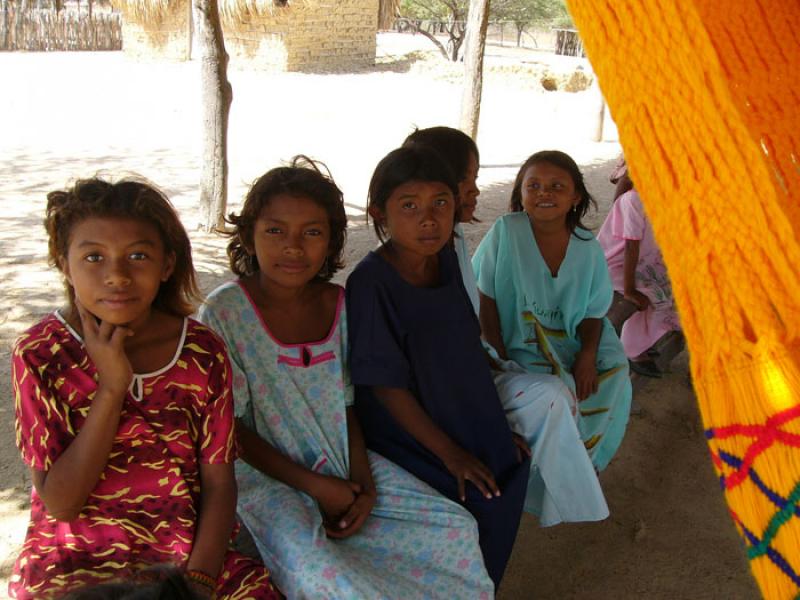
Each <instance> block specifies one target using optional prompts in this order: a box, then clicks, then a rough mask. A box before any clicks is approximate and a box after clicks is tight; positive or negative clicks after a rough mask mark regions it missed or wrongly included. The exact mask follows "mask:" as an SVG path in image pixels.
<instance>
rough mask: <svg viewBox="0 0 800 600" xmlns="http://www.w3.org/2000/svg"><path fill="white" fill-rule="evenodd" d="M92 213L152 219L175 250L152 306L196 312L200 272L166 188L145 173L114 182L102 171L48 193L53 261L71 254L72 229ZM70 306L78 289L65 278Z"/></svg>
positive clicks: (184, 313) (167, 248) (169, 249)
mask: <svg viewBox="0 0 800 600" xmlns="http://www.w3.org/2000/svg"><path fill="white" fill-rule="evenodd" d="M89 218H126V219H136V220H138V221H144V222H146V223H150V224H151V225H153V226H154V227H155V228H156V229H157V230H158V233H159V235H160V237H161V241H162V243H163V244H164V251H165V253H166V254H173V255H174V256H175V268H174V270H173V272H172V274H171V275H170V277H169V279H167V280H166V281H164V282H162V284H161V286H160V287H159V290H158V293H157V294H156V297H155V299H154V300H153V306H154V307H156V308H158V309H160V310H163V311H164V312H167V313H169V314H172V315H176V316H180V317H184V316H187V315H190V314H192V313H193V312H194V309H195V306H196V304H197V302H198V301H199V300H200V291H199V289H198V287H197V276H196V274H195V270H194V266H193V264H192V246H191V242H190V241H189V236H188V235H187V233H186V230H185V229H184V227H183V225H182V224H181V221H180V218H179V217H178V214H177V213H176V212H175V208H174V207H173V206H172V204H171V203H170V201H169V199H168V198H167V196H166V194H164V192H162V191H161V190H160V189H158V187H157V186H156V185H155V184H153V183H151V182H149V181H147V180H146V179H144V178H141V177H138V176H136V177H129V178H125V179H123V180H121V181H118V182H116V183H112V182H110V181H106V180H104V179H101V178H99V177H93V178H89V179H80V180H78V181H77V182H76V183H75V185H74V186H72V187H71V188H69V189H67V190H58V191H54V192H50V193H49V194H47V212H46V216H45V219H44V226H45V229H46V230H47V235H48V237H49V242H48V258H49V262H50V265H51V266H54V267H56V268H58V269H59V270H62V267H61V261H62V260H64V259H66V258H67V253H68V251H69V244H70V238H71V233H72V229H73V228H74V227H75V225H77V224H78V223H80V222H82V221H84V220H86V219H89ZM64 287H65V289H66V293H67V299H68V300H69V303H70V307H71V308H72V309H73V310H74V308H75V290H74V289H73V287H72V286H71V285H70V283H69V282H68V281H67V280H66V277H65V278H64Z"/></svg>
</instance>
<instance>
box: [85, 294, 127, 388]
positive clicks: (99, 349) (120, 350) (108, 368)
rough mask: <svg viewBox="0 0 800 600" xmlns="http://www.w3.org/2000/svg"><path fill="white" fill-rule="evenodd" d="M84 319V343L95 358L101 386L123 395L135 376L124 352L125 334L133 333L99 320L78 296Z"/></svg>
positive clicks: (91, 356)
mask: <svg viewBox="0 0 800 600" xmlns="http://www.w3.org/2000/svg"><path fill="white" fill-rule="evenodd" d="M75 308H77V309H78V316H79V317H80V319H81V329H82V330H83V343H84V345H85V346H86V352H87V353H88V354H89V358H91V359H92V362H93V363H94V366H95V368H96V369H97V376H98V380H99V382H98V389H99V388H103V389H105V390H107V391H108V392H111V393H112V394H113V395H115V396H124V395H125V393H126V392H127V391H128V387H129V386H130V384H131V381H132V380H133V368H132V367H131V363H130V361H129V360H128V356H127V355H126V354H125V338H127V337H129V336H131V335H133V331H131V330H130V329H128V328H127V327H121V326H118V325H112V324H111V323H108V322H107V321H99V320H98V319H97V318H96V317H95V316H94V315H93V314H92V313H90V312H89V311H88V310H86V308H85V307H84V306H83V305H82V304H81V303H80V302H79V301H78V299H77V298H76V299H75Z"/></svg>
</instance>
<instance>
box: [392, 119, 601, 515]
mask: <svg viewBox="0 0 800 600" xmlns="http://www.w3.org/2000/svg"><path fill="white" fill-rule="evenodd" d="M414 144H422V145H425V146H428V147H430V148H432V149H434V150H435V151H436V152H437V153H438V154H439V156H441V157H442V158H443V159H444V160H445V162H446V163H447V164H448V165H450V167H451V168H452V169H453V172H454V174H455V175H456V179H457V180H458V203H459V206H460V208H461V216H460V218H461V223H468V222H470V221H472V220H474V213H475V207H476V205H477V197H478V194H479V193H480V191H479V190H478V187H477V177H478V148H477V146H476V145H475V142H474V141H473V140H472V138H470V137H469V136H468V135H466V134H465V133H463V132H462V131H459V130H458V129H452V128H450V127H430V128H428V129H419V130H417V131H415V132H414V133H412V134H411V135H410V136H408V138H406V141H405V142H404V143H403V145H404V146H409V145H414ZM461 223H458V224H456V227H455V231H456V235H455V236H454V240H453V241H454V245H455V251H456V255H457V256H458V265H459V270H460V271H461V276H462V278H463V280H464V287H465V288H466V290H467V294H468V295H469V297H470V300H471V301H472V302H473V307H474V310H475V313H476V315H477V313H478V309H479V305H478V298H479V296H478V286H477V284H476V282H475V275H474V273H473V271H472V263H471V262H470V256H469V251H468V250H467V244H466V241H465V239H464V234H463V229H462V228H461ZM486 348H487V351H488V352H489V354H490V356H491V357H492V361H493V362H494V364H493V369H492V376H493V378H494V383H495V386H496V387H497V392H498V395H499V396H500V401H501V402H502V404H503V408H504V409H505V412H506V418H507V419H508V423H509V425H510V426H511V429H512V430H513V431H514V432H516V433H518V434H520V435H521V436H523V437H524V438H525V441H526V442H527V443H528V445H529V446H530V448H531V449H532V451H533V456H532V460H531V474H530V477H529V479H528V492H527V494H526V497H525V510H526V511H528V512H531V513H533V514H535V515H537V516H538V517H539V523H540V524H541V525H542V526H549V525H555V524H557V523H561V522H564V521H571V522H575V521H598V520H601V519H605V518H606V517H607V516H608V505H607V504H606V501H605V498H604V496H603V491H602V489H601V488H600V482H599V481H598V480H597V473H595V470H594V468H593V466H592V461H591V460H590V459H589V455H588V454H587V452H586V449H585V448H584V446H583V443H582V442H581V438H580V435H579V433H578V429H577V425H576V423H575V419H574V418H573V416H574V414H575V412H576V411H575V397H574V395H573V394H572V392H571V391H570V390H569V388H567V386H566V385H564V383H563V382H562V381H561V380H560V379H559V378H558V377H556V376H555V375H549V374H545V373H527V372H526V371H525V370H524V369H523V368H522V367H520V366H519V365H517V364H516V363H515V362H514V361H510V360H509V361H503V360H501V359H500V357H499V356H497V353H496V352H495V350H494V349H493V348H492V347H491V346H488V345H487V346H486Z"/></svg>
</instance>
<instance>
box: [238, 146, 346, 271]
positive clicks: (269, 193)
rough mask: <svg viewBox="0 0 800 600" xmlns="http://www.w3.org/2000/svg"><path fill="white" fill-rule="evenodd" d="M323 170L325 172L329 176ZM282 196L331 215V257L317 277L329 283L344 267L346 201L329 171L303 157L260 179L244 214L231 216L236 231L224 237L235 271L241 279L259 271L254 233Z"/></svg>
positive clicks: (244, 209)
mask: <svg viewBox="0 0 800 600" xmlns="http://www.w3.org/2000/svg"><path fill="white" fill-rule="evenodd" d="M320 167H321V168H322V169H325V173H323V172H322V170H321V168H320ZM279 194H288V195H289V196H294V197H296V198H299V197H305V198H310V199H311V200H313V201H314V202H315V203H317V204H318V205H319V206H321V207H322V208H324V209H325V211H326V212H327V213H328V222H329V224H330V229H331V239H330V243H329V245H328V257H327V259H326V260H325V265H324V266H323V268H322V270H320V272H319V273H317V274H316V276H315V278H316V279H318V280H321V281H328V280H329V279H330V278H331V277H333V275H334V274H335V273H336V271H338V270H339V269H341V268H342V267H343V266H344V263H343V262H342V254H343V252H344V242H345V238H346V236H347V215H346V214H345V212H344V198H343V196H342V191H341V190H340V189H339V188H338V187H337V186H336V183H334V181H333V178H332V177H331V175H330V172H329V171H328V169H327V167H326V166H325V165H324V164H323V163H321V162H319V161H315V160H312V159H310V158H308V157H307V156H303V155H298V156H295V157H294V158H293V159H292V161H291V163H290V164H289V166H287V167H277V168H275V169H271V170H269V171H267V172H266V173H264V174H263V175H262V176H261V177H259V178H258V179H256V181H255V183H253V185H252V186H251V187H250V191H249V192H247V196H245V199H244V206H242V211H241V212H240V213H239V214H238V215H236V214H234V213H231V214H230V215H228V218H227V219H226V221H227V222H228V223H230V224H231V225H233V226H234V230H233V231H230V232H223V233H224V234H225V235H228V236H229V237H230V238H231V241H230V242H228V260H229V262H230V267H231V271H233V272H234V273H235V274H236V275H238V276H239V277H245V276H248V275H253V274H254V273H256V272H257V271H258V259H257V258H256V256H255V254H251V253H250V252H248V250H247V248H251V249H252V248H253V230H254V228H255V223H256V221H257V220H258V217H259V215H260V214H261V211H262V210H263V209H264V207H265V206H267V205H268V204H269V202H270V200H271V199H272V198H274V197H275V196H277V195H279Z"/></svg>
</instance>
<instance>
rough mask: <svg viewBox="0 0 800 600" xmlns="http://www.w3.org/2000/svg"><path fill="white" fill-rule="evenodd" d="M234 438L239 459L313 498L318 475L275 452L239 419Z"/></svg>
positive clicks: (272, 447) (271, 446)
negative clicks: (237, 446)
mask: <svg viewBox="0 0 800 600" xmlns="http://www.w3.org/2000/svg"><path fill="white" fill-rule="evenodd" d="M236 438H237V439H238V441H239V449H240V453H239V458H241V459H242V460H243V461H245V462H246V463H247V464H248V465H250V466H251V467H254V468H256V469H258V470H259V471H261V472H262V473H264V474H266V475H269V476H270V477H272V478H273V479H277V480H278V481H282V482H283V483H285V484H286V485H288V486H290V487H293V488H294V489H296V490H299V491H301V492H304V493H306V494H308V495H309V496H312V497H313V496H314V492H315V491H316V488H317V485H318V483H319V481H318V480H319V478H320V477H321V476H320V475H319V474H318V473H315V472H314V471H312V470H311V469H307V468H306V467H304V466H302V465H299V464H297V463H296V462H294V461H293V460H292V459H290V458H289V457H288V456H286V455H285V454H283V453H281V452H279V451H278V450H276V449H275V447H274V446H273V445H272V444H270V443H269V442H267V441H266V440H265V439H263V438H262V437H261V436H259V435H258V434H257V433H256V432H255V431H253V430H252V429H250V428H249V427H247V426H246V425H245V424H244V423H243V422H242V420H241V419H236Z"/></svg>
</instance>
